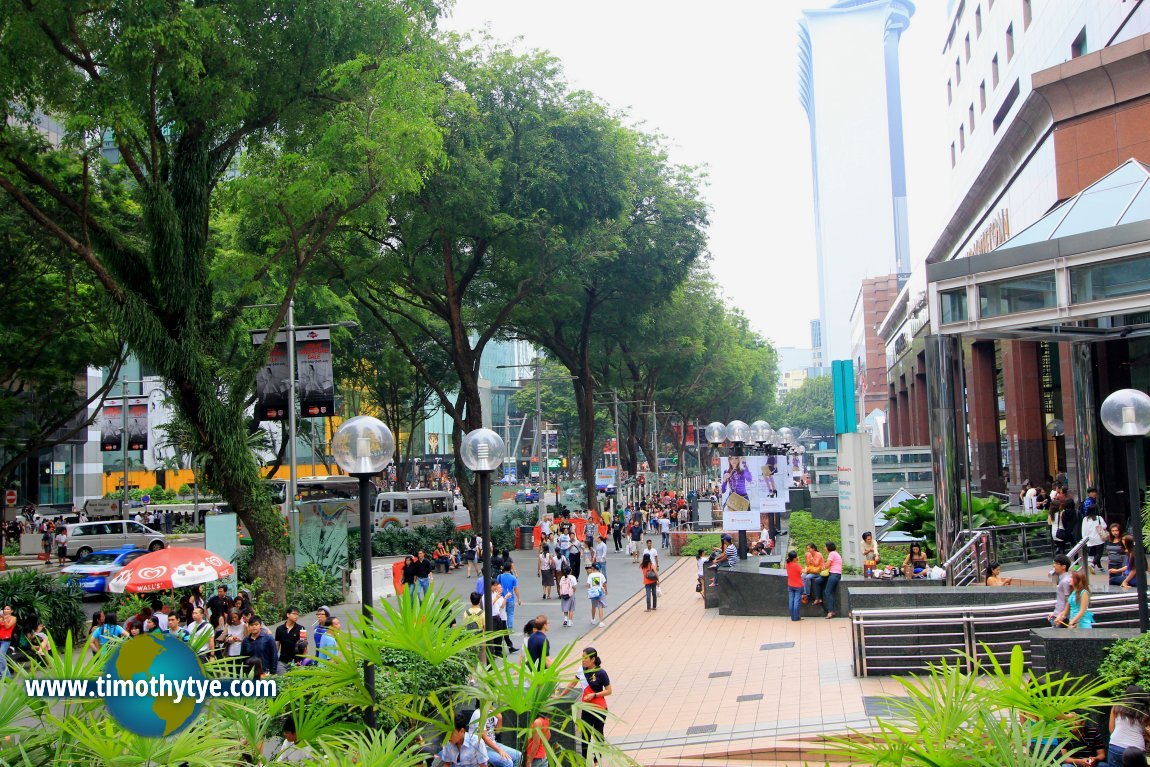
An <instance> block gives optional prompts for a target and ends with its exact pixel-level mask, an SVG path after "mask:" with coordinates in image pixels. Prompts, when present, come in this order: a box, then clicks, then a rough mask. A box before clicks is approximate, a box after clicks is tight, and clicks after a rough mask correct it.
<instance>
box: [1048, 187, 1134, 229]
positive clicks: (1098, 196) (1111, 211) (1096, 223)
mask: <svg viewBox="0 0 1150 767" xmlns="http://www.w3.org/2000/svg"><path fill="white" fill-rule="evenodd" d="M1115 175H1117V174H1115ZM1141 188H1142V183H1141V182H1138V183H1134V184H1124V185H1122V186H1116V187H1108V188H1105V189H1099V190H1095V189H1094V188H1091V189H1089V190H1088V191H1086V192H1085V193H1084V194H1082V196H1080V197H1079V198H1078V200H1077V202H1075V203H1074V207H1073V208H1071V209H1070V212H1069V213H1067V214H1066V218H1064V219H1063V220H1062V223H1061V224H1059V225H1058V228H1057V229H1056V230H1055V231H1054V235H1053V236H1054V237H1066V236H1068V235H1072V234H1081V233H1083V232H1094V231H1097V230H1099V229H1106V228H1108V227H1111V226H1114V225H1115V224H1116V223H1118V217H1119V215H1120V214H1121V213H1122V211H1123V210H1125V209H1126V206H1127V205H1129V204H1130V201H1131V200H1132V199H1134V194H1135V193H1136V192H1137V191H1138V190H1139V189H1141Z"/></svg>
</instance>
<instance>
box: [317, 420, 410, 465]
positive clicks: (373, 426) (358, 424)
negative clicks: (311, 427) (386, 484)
mask: <svg viewBox="0 0 1150 767" xmlns="http://www.w3.org/2000/svg"><path fill="white" fill-rule="evenodd" d="M331 452H332V455H333V456H335V462H336V463H338V464H339V467H340V468H341V469H343V470H344V471H345V472H347V473H348V474H351V475H353V476H355V475H360V474H378V473H380V472H381V471H383V470H384V469H385V468H386V467H387V465H388V464H389V463H391V459H392V454H393V453H394V452H395V438H394V437H392V436H391V429H389V428H387V426H386V424H384V423H383V421H381V420H379V419H378V418H372V417H371V416H369V415H357V416H356V417H354V418H349V419H347V420H346V421H344V422H343V423H342V424H340V427H339V428H338V429H336V432H335V436H334V437H332V438H331Z"/></svg>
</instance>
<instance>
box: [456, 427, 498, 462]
mask: <svg viewBox="0 0 1150 767" xmlns="http://www.w3.org/2000/svg"><path fill="white" fill-rule="evenodd" d="M459 455H460V457H461V458H462V459H463V465H464V466H466V467H467V468H469V469H471V470H472V471H495V470H496V469H498V468H500V467H501V466H503V458H504V456H506V455H507V446H506V445H504V444H503V437H500V436H499V435H498V434H496V433H495V432H493V431H492V430H491V429H475V430H474V431H469V432H467V433H466V434H464V435H463V442H462V443H461V444H460V446H459Z"/></svg>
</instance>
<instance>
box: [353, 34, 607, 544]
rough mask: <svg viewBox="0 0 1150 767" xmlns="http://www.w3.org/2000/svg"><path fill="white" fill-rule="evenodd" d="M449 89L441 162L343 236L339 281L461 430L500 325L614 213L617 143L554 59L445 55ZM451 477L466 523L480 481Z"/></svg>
mask: <svg viewBox="0 0 1150 767" xmlns="http://www.w3.org/2000/svg"><path fill="white" fill-rule="evenodd" d="M442 65H443V67H444V70H445V71H447V72H449V77H448V80H449V81H450V85H449V93H448V95H447V97H446V98H445V100H444V102H443V107H442V110H441V112H440V114H439V120H440V122H441V124H442V125H443V129H444V132H445V135H444V143H445V147H446V152H447V158H448V160H447V167H446V168H444V169H442V170H441V171H439V172H436V173H434V174H432V175H431V176H430V177H429V178H428V179H427V181H426V183H425V184H424V185H423V187H422V188H421V189H420V190H419V191H418V192H414V193H410V194H406V195H401V196H399V198H398V199H397V200H396V204H395V206H394V214H393V215H392V216H391V217H390V218H388V219H386V220H379V221H376V222H374V223H373V224H372V225H370V226H365V227H361V228H359V229H357V230H356V232H355V233H354V235H355V236H350V237H348V238H347V239H346V240H345V241H344V247H345V252H344V253H342V254H341V259H342V261H343V262H344V264H345V266H344V267H342V268H341V270H340V274H341V275H342V277H343V280H344V283H345V284H346V286H347V289H348V291H349V292H350V293H351V294H352V295H353V296H354V297H355V298H356V299H357V300H358V301H359V302H360V303H361V304H362V305H363V306H364V308H365V309H366V310H368V311H369V312H371V313H372V315H373V316H374V317H375V318H376V319H377V320H378V321H379V323H380V324H381V325H383V326H384V327H385V328H387V329H388V331H389V332H390V333H391V335H392V338H393V339H394V340H395V342H396V345H397V346H398V347H399V348H400V349H401V350H402V351H403V353H404V354H405V355H406V356H407V358H408V360H409V361H410V362H411V364H412V365H414V366H415V368H416V369H417V370H419V372H420V375H421V376H422V377H423V380H424V381H426V382H427V383H428V385H430V386H431V387H432V388H433V389H434V390H435V393H436V394H437V395H438V397H439V400H440V402H441V403H442V405H443V408H444V411H445V412H446V413H447V415H448V416H449V417H450V418H451V419H452V423H453V430H452V446H453V449H454V451H455V453H456V456H457V458H458V454H459V453H458V451H459V444H460V440H461V439H462V436H463V433H464V432H467V431H471V430H473V429H476V428H479V427H481V426H482V424H483V412H482V403H481V399H480V390H479V363H480V359H481V358H482V355H483V350H484V349H485V348H486V347H487V344H488V343H490V342H491V341H492V340H493V339H495V338H499V337H505V336H506V335H507V328H508V321H509V319H510V316H511V314H512V312H513V311H514V310H515V308H516V307H517V306H518V305H519V304H520V303H522V302H523V301H525V300H526V299H527V298H528V297H530V296H532V295H534V294H544V293H545V292H546V291H547V290H548V289H549V286H550V285H551V284H553V282H554V278H555V274H556V272H557V271H558V270H559V269H560V268H561V267H562V266H564V265H565V264H568V263H569V262H570V261H571V260H572V259H573V258H580V257H586V255H587V254H586V253H585V252H583V251H580V250H579V249H578V248H576V247H573V245H572V243H577V242H579V241H580V239H581V238H582V237H584V236H589V235H590V234H592V233H593V228H594V226H595V224H596V223H597V222H599V221H603V220H607V219H611V218H613V217H614V216H616V215H618V214H619V212H620V211H621V210H622V209H623V204H624V196H625V191H626V190H625V188H623V186H622V185H621V184H620V183H619V182H618V177H619V173H618V171H617V170H616V167H615V165H616V164H617V158H616V156H615V155H616V154H617V152H616V150H615V148H614V146H613V145H612V143H611V142H610V141H609V140H604V141H601V140H599V139H600V137H599V136H598V135H597V134H596V132H595V130H594V127H595V126H594V125H591V124H589V118H588V117H587V114H586V112H587V109H588V107H587V98H586V96H585V95H582V94H572V93H569V92H568V90H567V87H566V83H565V82H564V81H563V80H562V78H561V77H560V74H559V68H558V64H557V62H556V61H555V59H554V58H552V57H550V56H547V55H545V54H542V53H537V52H535V53H528V54H517V53H515V52H513V51H511V50H509V49H507V48H503V47H499V46H494V45H491V44H485V45H483V46H480V47H476V48H471V49H467V50H458V49H455V50H452V51H450V56H449V57H448V58H447V60H445V61H444V62H443V64H442ZM397 323H409V324H410V325H411V326H414V327H415V328H416V329H417V330H418V331H419V332H420V333H421V334H422V335H423V337H424V338H427V339H430V340H432V341H434V343H435V344H436V345H438V346H439V348H440V349H442V350H443V353H444V354H446V355H447V356H448V357H449V359H450V360H451V364H452V372H453V375H452V376H451V377H450V380H449V381H448V380H445V379H444V378H443V377H441V376H439V375H438V374H437V371H434V370H432V369H430V368H429V367H428V366H427V365H425V364H424V360H423V359H421V357H420V355H419V353H418V351H417V350H416V349H414V348H412V347H411V346H410V345H409V344H408V343H407V342H406V338H407V332H406V330H405V328H403V327H399V326H398V324H397ZM455 472H456V478H457V479H458V480H459V484H460V487H461V490H462V493H463V499H464V503H465V504H466V506H467V507H468V508H469V509H470V510H471V514H472V518H473V519H472V521H473V522H475V523H476V524H478V520H477V519H476V514H477V513H478V504H477V503H476V487H475V485H474V484H473V483H472V481H471V479H470V477H469V475H468V472H467V469H466V467H465V466H464V464H463V462H462V461H461V460H456V461H455Z"/></svg>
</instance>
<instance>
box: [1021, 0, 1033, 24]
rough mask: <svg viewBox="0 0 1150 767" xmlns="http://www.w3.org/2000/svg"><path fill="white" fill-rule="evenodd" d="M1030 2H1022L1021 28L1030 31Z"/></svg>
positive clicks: (1028, 0) (1027, 0)
mask: <svg viewBox="0 0 1150 767" xmlns="http://www.w3.org/2000/svg"><path fill="white" fill-rule="evenodd" d="M1030 14H1031V9H1030V0H1022V28H1023V29H1024V30H1025V29H1030Z"/></svg>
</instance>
